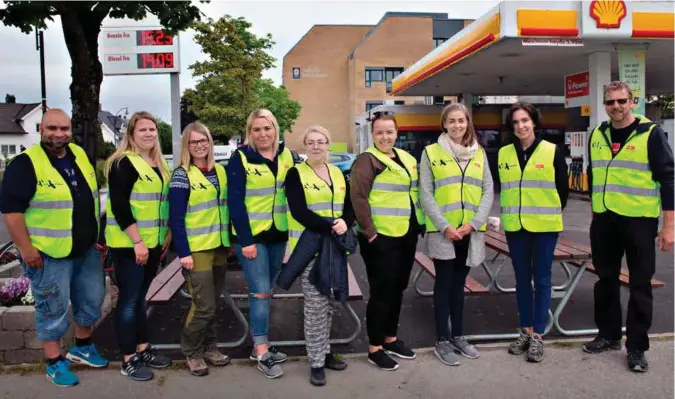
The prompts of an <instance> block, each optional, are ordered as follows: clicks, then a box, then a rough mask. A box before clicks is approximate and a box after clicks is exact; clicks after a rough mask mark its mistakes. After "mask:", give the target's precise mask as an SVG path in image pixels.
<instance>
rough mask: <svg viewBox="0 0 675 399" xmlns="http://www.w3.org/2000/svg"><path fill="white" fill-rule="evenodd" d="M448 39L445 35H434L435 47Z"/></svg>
mask: <svg viewBox="0 0 675 399" xmlns="http://www.w3.org/2000/svg"><path fill="white" fill-rule="evenodd" d="M446 40H448V39H447V38H445V37H434V48H436V47H438V46H440V45H441V44H443V43H444V42H445V41H446Z"/></svg>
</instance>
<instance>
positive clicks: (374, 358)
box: [368, 349, 398, 371]
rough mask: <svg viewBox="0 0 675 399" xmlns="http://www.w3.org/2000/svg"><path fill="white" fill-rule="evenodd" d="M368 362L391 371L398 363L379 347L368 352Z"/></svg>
mask: <svg viewBox="0 0 675 399" xmlns="http://www.w3.org/2000/svg"><path fill="white" fill-rule="evenodd" d="M368 362H369V363H371V364H374V365H375V366H377V367H379V368H380V369H382V370H387V371H393V370H396V369H397V368H398V363H396V361H395V360H394V359H392V358H390V357H389V356H388V355H387V354H386V353H384V350H382V349H380V350H378V351H377V352H373V353H369V354H368Z"/></svg>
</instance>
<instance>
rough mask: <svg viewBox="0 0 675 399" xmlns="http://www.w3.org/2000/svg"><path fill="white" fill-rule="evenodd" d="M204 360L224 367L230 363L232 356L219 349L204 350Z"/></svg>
mask: <svg viewBox="0 0 675 399" xmlns="http://www.w3.org/2000/svg"><path fill="white" fill-rule="evenodd" d="M204 360H206V361H207V362H208V363H211V364H212V365H214V366H216V367H223V366H226V365H227V364H228V363H230V357H229V356H227V355H224V354H222V353H220V351H218V350H212V351H208V352H204Z"/></svg>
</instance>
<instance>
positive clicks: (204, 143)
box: [188, 139, 209, 147]
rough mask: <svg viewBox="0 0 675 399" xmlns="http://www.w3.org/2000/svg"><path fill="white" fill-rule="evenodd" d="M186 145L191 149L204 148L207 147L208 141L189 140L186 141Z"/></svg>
mask: <svg viewBox="0 0 675 399" xmlns="http://www.w3.org/2000/svg"><path fill="white" fill-rule="evenodd" d="M188 144H189V145H190V146H191V147H197V146H202V147H206V146H207V145H209V139H201V140H190V141H188Z"/></svg>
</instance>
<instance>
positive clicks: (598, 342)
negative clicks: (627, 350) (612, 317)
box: [582, 335, 621, 353]
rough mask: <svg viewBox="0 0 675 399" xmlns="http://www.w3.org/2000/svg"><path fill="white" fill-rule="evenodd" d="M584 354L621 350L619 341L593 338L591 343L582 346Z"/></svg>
mask: <svg viewBox="0 0 675 399" xmlns="http://www.w3.org/2000/svg"><path fill="white" fill-rule="evenodd" d="M582 348H583V350H584V352H588V353H600V352H604V351H609V350H615V351H616V350H621V341H619V340H609V339H605V338H603V337H601V336H599V335H598V336H597V337H595V338H593V341H591V342H586V343H585V344H584V345H583V346H582Z"/></svg>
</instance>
